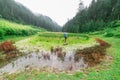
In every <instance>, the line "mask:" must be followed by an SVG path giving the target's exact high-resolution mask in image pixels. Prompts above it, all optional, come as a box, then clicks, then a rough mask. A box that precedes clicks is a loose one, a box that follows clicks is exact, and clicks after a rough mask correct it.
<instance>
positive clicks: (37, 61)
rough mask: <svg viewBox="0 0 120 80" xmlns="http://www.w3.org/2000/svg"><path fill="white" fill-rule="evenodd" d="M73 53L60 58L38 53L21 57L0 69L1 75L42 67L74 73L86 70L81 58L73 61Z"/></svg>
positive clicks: (51, 54)
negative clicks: (82, 69)
mask: <svg viewBox="0 0 120 80" xmlns="http://www.w3.org/2000/svg"><path fill="white" fill-rule="evenodd" d="M74 54H75V52H74V51H67V52H66V55H65V56H64V57H63V58H61V57H60V56H58V55H57V54H56V53H51V52H44V51H40V52H38V53H31V54H28V55H26V56H24V57H21V58H19V59H17V60H15V61H13V62H12V63H9V64H7V65H6V66H4V67H3V68H1V69H0V73H1V75H2V74H3V73H15V72H17V71H24V70H25V69H26V68H39V69H42V68H44V67H47V68H52V69H58V70H59V71H76V70H80V69H81V68H86V67H87V64H85V62H84V60H83V58H81V59H80V60H79V61H78V62H75V61H74Z"/></svg>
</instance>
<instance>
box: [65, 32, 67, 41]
mask: <svg viewBox="0 0 120 80" xmlns="http://www.w3.org/2000/svg"><path fill="white" fill-rule="evenodd" d="M64 39H65V40H64V41H65V42H64V43H66V41H67V33H66V32H64Z"/></svg>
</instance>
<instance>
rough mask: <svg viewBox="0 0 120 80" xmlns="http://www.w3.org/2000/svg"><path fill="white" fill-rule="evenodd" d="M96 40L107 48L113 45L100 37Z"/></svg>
mask: <svg viewBox="0 0 120 80" xmlns="http://www.w3.org/2000/svg"><path fill="white" fill-rule="evenodd" d="M95 41H96V42H98V43H99V44H100V46H103V47H105V48H106V47H110V46H111V45H110V44H109V43H108V42H106V41H104V40H102V39H100V38H95Z"/></svg>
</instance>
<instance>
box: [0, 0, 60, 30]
mask: <svg viewBox="0 0 120 80" xmlns="http://www.w3.org/2000/svg"><path fill="white" fill-rule="evenodd" d="M0 17H1V18H4V19H7V20H10V21H13V22H17V23H21V24H28V25H34V26H39V27H42V28H45V29H47V30H48V31H61V27H60V26H59V25H58V24H57V23H56V22H54V21H53V20H52V19H51V18H49V17H48V16H44V15H41V14H34V13H32V12H31V11H30V10H29V9H27V8H26V7H24V6H23V5H22V4H20V3H17V2H15V1H14V0H0Z"/></svg>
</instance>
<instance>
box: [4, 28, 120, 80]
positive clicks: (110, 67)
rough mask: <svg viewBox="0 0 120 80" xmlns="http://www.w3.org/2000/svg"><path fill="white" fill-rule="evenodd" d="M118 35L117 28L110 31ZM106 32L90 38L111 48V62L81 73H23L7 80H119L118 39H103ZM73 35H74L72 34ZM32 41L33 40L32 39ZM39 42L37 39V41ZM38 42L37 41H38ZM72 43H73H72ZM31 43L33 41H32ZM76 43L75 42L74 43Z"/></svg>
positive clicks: (119, 39) (114, 37)
mask: <svg viewBox="0 0 120 80" xmlns="http://www.w3.org/2000/svg"><path fill="white" fill-rule="evenodd" d="M111 30H112V29H111ZM111 32H112V33H113V34H118V32H119V27H118V28H117V29H113V30H112V31H111ZM106 34H107V33H106V31H99V32H94V33H92V34H91V33H90V34H89V36H90V37H91V38H96V37H99V38H102V39H104V40H106V41H108V42H109V43H110V44H111V45H112V47H111V48H110V49H109V50H108V53H107V55H109V56H112V57H113V60H112V62H109V61H108V62H106V61H104V62H102V63H101V64H100V65H97V66H95V67H94V68H88V69H85V70H84V71H83V72H76V73H74V74H72V75H71V74H67V73H64V72H61V73H57V74H56V73H51V72H44V71H42V72H40V71H36V70H30V71H24V72H21V73H18V74H12V75H6V77H7V78H8V80H27V79H28V80H29V79H30V80H119V79H120V69H119V68H120V49H119V48H120V38H118V37H116V36H112V37H105V35H106ZM73 35H74V34H73ZM33 39H34V38H33ZM38 40H39V39H38ZM38 42H39V41H38ZM73 42H74V41H73ZM33 43H35V42H34V40H33ZM75 43H76V41H75Z"/></svg>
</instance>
